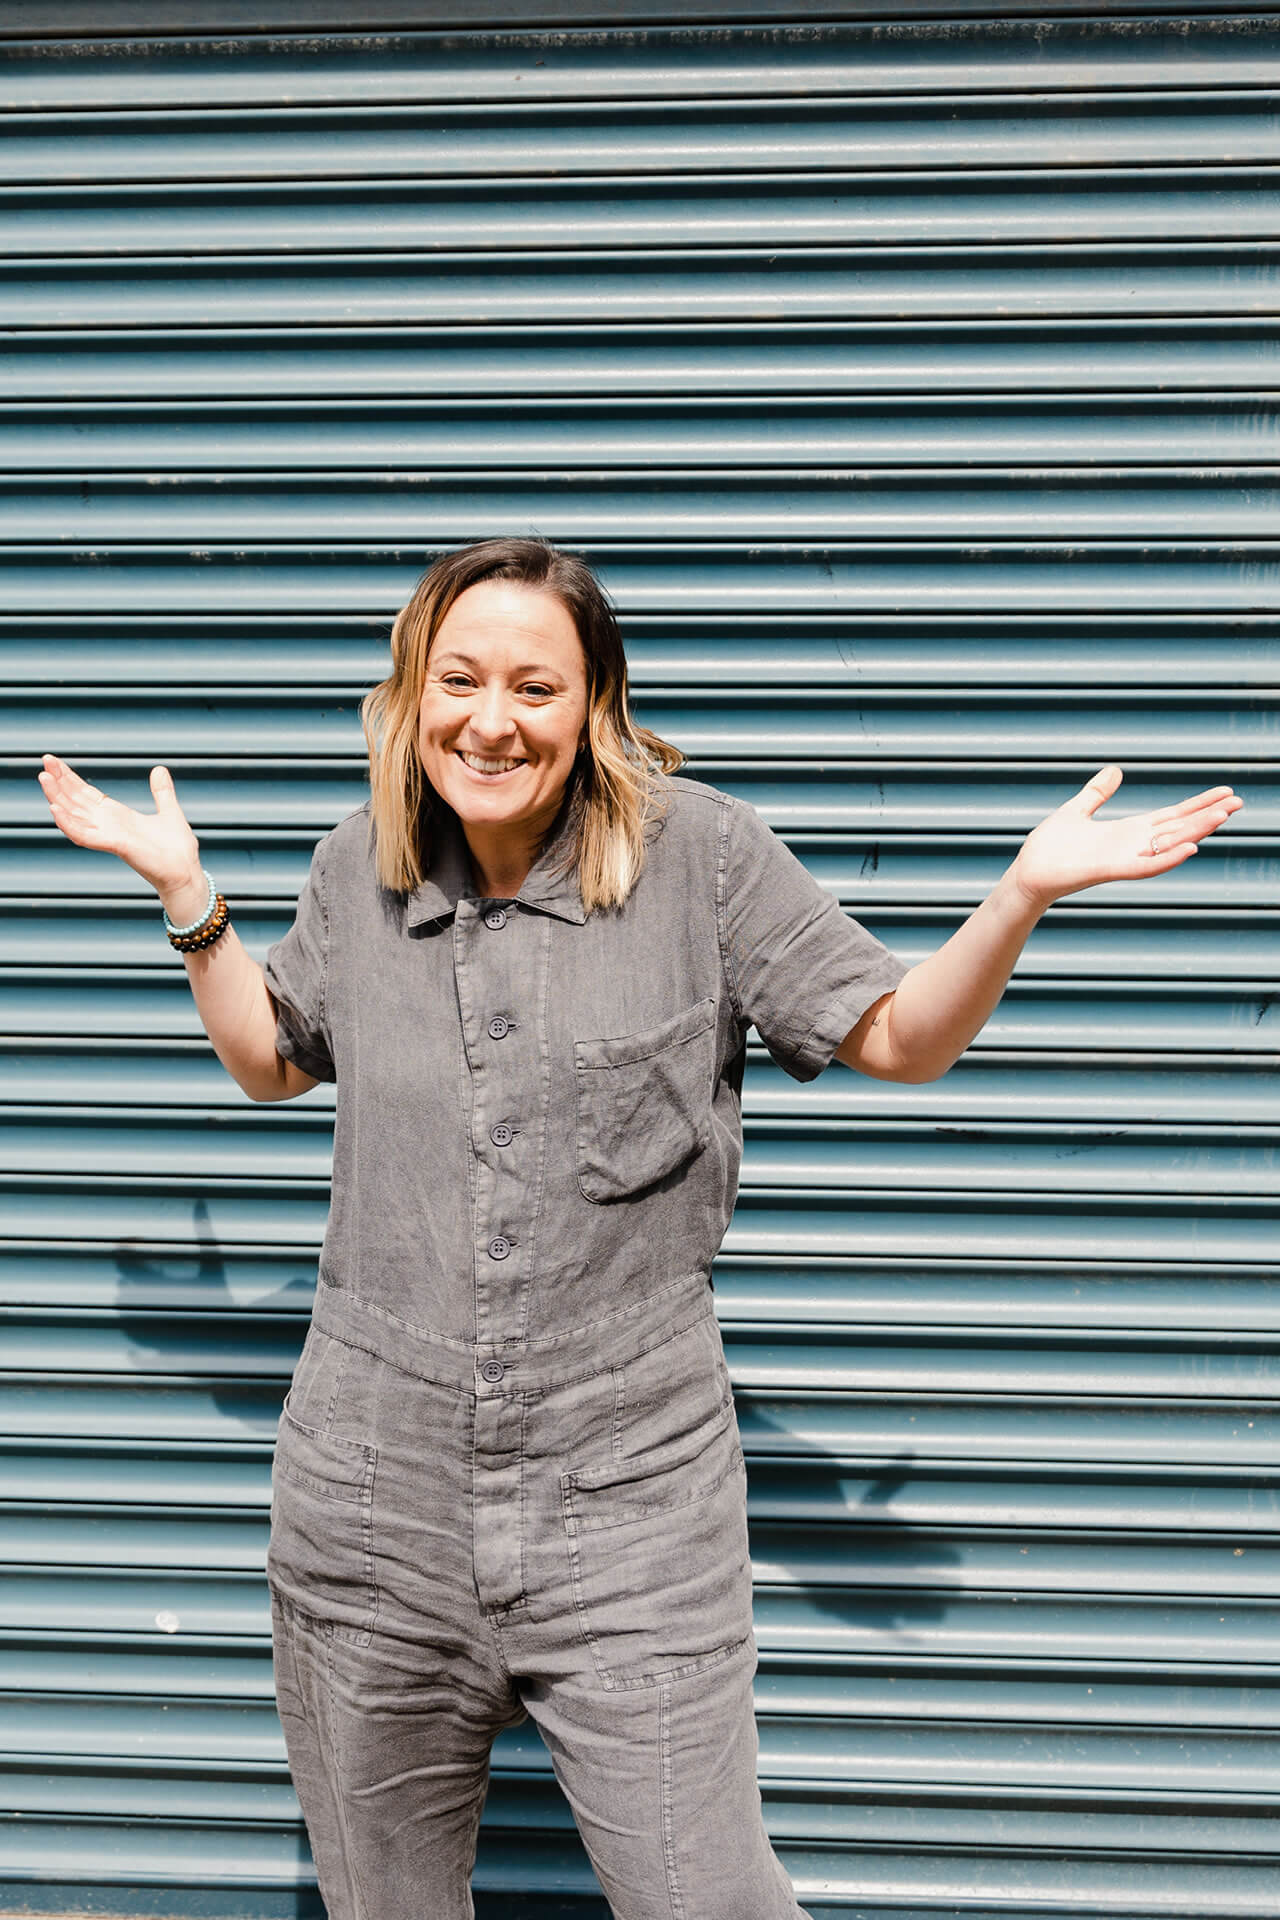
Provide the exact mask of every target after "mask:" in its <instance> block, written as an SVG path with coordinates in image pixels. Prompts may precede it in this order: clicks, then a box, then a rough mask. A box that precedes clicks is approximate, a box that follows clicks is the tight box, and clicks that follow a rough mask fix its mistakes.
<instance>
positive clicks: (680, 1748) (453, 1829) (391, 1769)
mask: <svg viewBox="0 0 1280 1920" xmlns="http://www.w3.org/2000/svg"><path fill="white" fill-rule="evenodd" d="M356 1331H357V1335H359V1333H360V1331H361V1330H356ZM634 1332H635V1330H633V1336H634ZM631 1344H632V1346H633V1347H634V1337H633V1340H632V1343H631ZM396 1351H397V1352H398V1355H399V1359H398V1361H395V1362H393V1361H391V1360H389V1359H388V1358H386V1357H385V1356H384V1355H383V1354H382V1353H377V1352H372V1351H370V1350H369V1349H368V1348H365V1347H361V1346H357V1345H355V1344H354V1343H353V1341H351V1340H347V1339H340V1338H337V1337H335V1336H333V1335H331V1334H327V1333H324V1332H323V1331H317V1330H316V1329H314V1328H313V1331H312V1334H311V1335H310V1336H309V1338H308V1345H307V1349H306V1351H305V1352H304V1356H303V1360H302V1361H301V1362H300V1364H299V1370H298V1374H297V1375H296V1376H295V1384H294V1388H293V1391H292V1392H291V1394H290V1398H289V1402H288V1403H287V1406H286V1411H285V1414H284V1416H283V1417H282V1421H281V1433H280V1442H279V1445H278V1448H277V1459H276V1471H275V1476H274V1488H275V1493H274V1511H273V1529H272V1546H271V1554H270V1560H269V1572H270V1577H271V1583H272V1589H273V1620H274V1626H275V1636H276V1638H275V1657H276V1670H277V1689H278V1698H279V1704H280V1712H281V1720H282V1724H283V1726H284V1729H285V1735H286V1741H287V1744H288V1751H289V1759H290V1766H291V1769H292V1772H293V1778H294V1783H295V1786H296V1788H297V1791H298V1796H299V1799H300V1801H301V1804H302V1809H303V1813H304V1816H305V1818H306V1821H307V1826H308V1830H309V1832H310V1835H311V1839H312V1847H313V1853H314V1856H315V1861H316V1868H317V1873H318V1876H319V1880H320V1888H321V1892H322V1894H323V1896H324V1899H325V1903H326V1906H327V1907H328V1910H329V1920H423V1916H424V1915H428V1916H430V1920H468V1916H470V1915H471V1914H472V1911H473V1907H472V1901H471V1894H470V1891H469V1882H470V1876H471V1870H472V1867H473V1865H474V1860H475V1849H476V1833H477V1827H478V1823H479V1818H480V1812H481V1808H482V1805H483V1801H484V1795H485V1790H486V1785H487V1781H488V1771H489V1749H490V1745H491V1743H492V1741H493V1739H494V1738H495V1736H496V1735H497V1734H498V1733H499V1732H500V1731H501V1730H502V1729H503V1728H505V1727H511V1726H515V1725H517V1724H518V1723H519V1722H520V1721H521V1720H523V1719H524V1718H525V1716H526V1715H528V1716H530V1717H532V1719H533V1720H534V1722H535V1724H536V1725H537V1727H538V1728H539V1730H540V1731H541V1733H542V1735H543V1737H544V1740H545V1743H546V1746H547V1748H548V1750H549V1752H550V1756H551V1760H552V1763H553V1765H554V1768H555V1772H556V1775H557V1777H558V1779H559V1781H560V1783H561V1786H562V1787H563V1789H564V1791H565V1794H566V1796H567V1798H568V1800H569V1803H570V1806H571V1808H572V1810H573V1813H574V1817H575V1820H576V1822H577V1825H578V1828H579V1831H580V1833H581V1835H582V1838H583V1841H584V1843H585V1845H586V1847H587V1850H588V1852H589V1854H590V1857H591V1860H592V1862H593V1865H594V1867H595V1870H596V1874H597V1877H598V1879H599V1881H600V1884H601V1886H602V1887H603V1889H604V1892H605V1894H606V1897H607V1898H608V1900H609V1903H610V1906H611V1908H612V1911H613V1913H614V1915H615V1916H616V1920H802V1915H801V1909H800V1907H799V1906H798V1905H797V1903H796V1899H795V1895H794V1892H793V1891H792V1889H791V1886H790V1882H789V1881H788V1879H787V1876H786V1874H785V1872H784V1871H783V1869H782V1867H781V1866H780V1864H779V1863H778V1861H777V1859H776V1857H775V1855H774V1854H773V1851H772V1848H771V1847H770V1845H769V1841H768V1838H767V1835H766V1833H765V1829H764V1823H763V1817H762V1811H761V1803H760V1795H759V1790H758V1787H757V1784H756V1733H755V1723H754V1718H753V1713H752V1677H753V1674H754V1670H755V1647H754V1641H753V1638H752V1634H751V1618H750V1569H749V1563H748V1560H747V1552H746V1508H745V1496H744V1475H743V1469H742V1456H741V1448H740V1446H739V1443H738V1437H737V1428H736V1423H735V1422H734V1419H733V1407H732V1399H731V1396H730V1394H729V1389H728V1377H727V1373H726V1372H725V1369H724V1362H723V1355H722V1352H721V1349H720V1342H719V1333H718V1329H717V1328H716V1324H715V1320H714V1317H713V1316H712V1315H711V1314H710V1312H709V1311H708V1310H707V1309H706V1307H705V1306H704V1307H703V1308H702V1309H701V1310H700V1311H699V1312H698V1313H697V1316H696V1317H695V1318H692V1319H688V1320H687V1321H686V1323H685V1324H683V1325H679V1326H677V1328H676V1330H675V1331H674V1332H673V1331H671V1330H670V1329H669V1328H667V1327H665V1326H660V1327H654V1328H651V1329H649V1332H648V1335H647V1336H646V1338H645V1343H644V1344H642V1345H641V1346H640V1347H639V1348H638V1350H633V1351H627V1350H626V1349H624V1348H616V1349H615V1351H614V1352H612V1353H609V1354H607V1355H604V1356H603V1358H604V1360H605V1362H606V1363H605V1364H603V1365H602V1364H600V1361H601V1358H602V1356H601V1355H600V1354H599V1353H596V1354H594V1355H592V1356H591V1359H590V1362H589V1364H588V1365H587V1366H585V1367H584V1368H583V1370H581V1371H578V1370H577V1365H576V1362H575V1361H574V1360H573V1359H572V1357H571V1356H562V1357H560V1358H558V1359H557V1361H556V1362H555V1363H554V1364H552V1363H549V1362H544V1363H543V1364H542V1365H541V1366H534V1365H530V1364H528V1363H527V1362H526V1361H524V1360H517V1361H516V1362H515V1363H514V1364H510V1365H509V1366H503V1365H498V1366H497V1368H496V1371H497V1372H499V1373H501V1375H502V1377H501V1379H498V1378H496V1377H494V1378H491V1379H490V1380H488V1381H485V1380H481V1379H477V1378H476V1377H473V1376H474V1374H475V1373H476V1372H478V1370H477V1369H476V1368H475V1367H474V1360H473V1361H472V1362H470V1363H469V1370H468V1373H467V1375H466V1376H465V1378H464V1376H463V1375H462V1374H461V1372H460V1370H459V1369H458V1367H457V1365H456V1364H452V1363H449V1362H448V1361H447V1357H446V1359H445V1360H442V1361H441V1363H440V1364H439V1366H438V1369H437V1370H438V1371H439V1373H440V1374H441V1376H442V1377H441V1378H439V1379H433V1378H429V1377H424V1376H423V1373H422V1372H421V1371H420V1370H415V1371H410V1370H408V1368H407V1367H406V1366H403V1365H401V1364H399V1362H400V1361H404V1360H405V1359H406V1358H411V1359H412V1361H413V1365H414V1368H415V1369H421V1368H423V1367H427V1368H430V1367H432V1366H433V1365H435V1360H434V1358H433V1357H432V1356H430V1355H425V1356H424V1355H410V1356H406V1355H405V1354H404V1353H403V1352H401V1351H400V1350H399V1348H397V1349H396ZM451 1364H452V1375H453V1377H449V1376H450V1372H451ZM487 1365H488V1367H489V1371H490V1374H491V1375H493V1374H494V1373H495V1363H494V1362H493V1361H492V1360H490V1361H489V1362H488V1363H487Z"/></svg>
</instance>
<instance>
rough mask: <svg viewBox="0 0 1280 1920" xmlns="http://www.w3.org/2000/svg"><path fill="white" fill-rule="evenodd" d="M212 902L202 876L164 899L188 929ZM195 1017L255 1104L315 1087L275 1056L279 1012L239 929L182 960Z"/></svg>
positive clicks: (172, 914)
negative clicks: (244, 945)
mask: <svg viewBox="0 0 1280 1920" xmlns="http://www.w3.org/2000/svg"><path fill="white" fill-rule="evenodd" d="M207 898H208V889H207V884H206V882H205V880H204V877H203V875H201V874H193V875H192V876H191V877H190V878H189V879H188V880H187V881H184V883H183V884H182V886H181V887H178V888H175V889H174V890H173V891H171V892H166V893H164V894H162V895H161V903H162V905H163V906H164V908H165V910H166V911H167V913H168V915H169V918H170V919H171V920H173V921H174V922H175V923H176V924H177V925H178V926H186V925H189V924H190V922H191V921H192V920H193V919H195V918H196V917H197V916H198V915H199V914H200V912H201V910H202V908H203V906H204V903H205V901H206V899H207ZM183 960H184V962H185V964H186V969H187V979H188V980H189V981H190V983H191V992H192V995H193V997H194V999H195V1003H196V1011H197V1012H198V1013H199V1015H200V1020H201V1023H202V1025H203V1026H204V1030H205V1032H206V1033H207V1034H208V1036H209V1040H210V1043H211V1045H212V1047H213V1050H214V1052H215V1053H216V1054H217V1056H218V1058H219V1060H221V1062H222V1064H223V1066H224V1067H225V1068H226V1070H227V1072H228V1073H229V1074H230V1075H231V1077H232V1079H233V1080H234V1081H235V1082H236V1083H237V1085H238V1086H240V1087H241V1088H243V1090H244V1092H245V1093H247V1094H248V1096H249V1098H250V1099H251V1100H288V1099H291V1098H292V1097H293V1095H294V1094H298V1093H305V1092H306V1091H307V1089H308V1087H314V1086H315V1085H316V1082H315V1081H314V1080H313V1079H312V1078H311V1076H310V1075H309V1074H306V1073H303V1071H302V1069H301V1068H300V1067H295V1066H294V1064H293V1062H292V1061H290V1060H282V1059H281V1057H280V1055H279V1054H278V1053H277V1052H276V1012H275V1006H274V1004H273V1002H272V999H271V995H270V993H269V992H268V991H267V983H266V980H265V978H264V976H263V972H262V968H261V967H260V966H259V965H258V963H257V961H256V960H254V959H253V958H252V957H251V956H250V955H249V954H248V953H247V952H246V951H245V949H244V947H243V946H242V945H241V943H240V940H239V937H238V936H237V934H236V930H235V928H234V926H231V927H228V928H227V930H226V932H225V933H224V934H222V935H221V936H220V938H219V939H217V940H215V941H214V943H213V945H212V946H211V947H205V948H203V949H202V950H201V951H200V952H199V953H187V954H184V955H183Z"/></svg>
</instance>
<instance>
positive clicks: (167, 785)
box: [150, 767, 182, 813]
mask: <svg viewBox="0 0 1280 1920" xmlns="http://www.w3.org/2000/svg"><path fill="white" fill-rule="evenodd" d="M150 781H151V797H152V799H153V800H154V801H155V803H156V811H157V812H158V813H181V812H182V808H181V807H180V806H179V805H178V794H177V789H176V788H175V787H174V784H173V775H172V774H171V773H170V771H169V769H168V767H152V769H151V774H150Z"/></svg>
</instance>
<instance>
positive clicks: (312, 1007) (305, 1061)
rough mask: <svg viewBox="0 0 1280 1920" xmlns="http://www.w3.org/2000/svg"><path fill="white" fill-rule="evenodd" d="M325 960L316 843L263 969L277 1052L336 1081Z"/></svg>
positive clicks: (320, 863)
mask: <svg viewBox="0 0 1280 1920" xmlns="http://www.w3.org/2000/svg"><path fill="white" fill-rule="evenodd" d="M328 960H329V917H328V912H327V910H326V905H325V888H324V863H323V859H322V851H321V848H320V847H317V848H316V850H315V853H314V854H313V855H312V857H311V871H310V873H309V874H308V875H307V883H306V885H305V886H304V887H303V889H302V892H301V893H300V894H299V895H298V910H297V913H296V915H295V917H294V922H293V925H292V926H291V927H290V929H289V931H288V933H286V934H285V936H284V938H283V940H277V941H276V942H275V944H274V945H273V946H272V947H270V948H269V949H268V951H267V958H266V962H265V964H264V967H263V972H264V974H265V975H266V981H267V986H268V988H269V990H270V993H271V997H272V999H273V1000H274V1001H275V1003H276V1051H277V1053H279V1054H280V1055H281V1057H282V1058H283V1059H285V1060H292V1061H293V1062H294V1064H295V1065H296V1066H299V1067H301V1068H302V1071H303V1072H304V1073H309V1074H310V1075H311V1077H312V1079H313V1080H336V1079H337V1073H336V1072H335V1069H334V1064H333V1050H332V1045H331V1042H330V1036H329V1028H328V1021H327V1018H326V1012H325V988H326V986H327V977H326V976H327V969H328Z"/></svg>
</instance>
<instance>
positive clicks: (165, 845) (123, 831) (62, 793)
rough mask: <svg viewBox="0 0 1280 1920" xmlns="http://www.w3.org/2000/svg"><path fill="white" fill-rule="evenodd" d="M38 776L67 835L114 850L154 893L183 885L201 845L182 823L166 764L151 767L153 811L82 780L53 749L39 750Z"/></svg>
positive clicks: (183, 818)
mask: <svg viewBox="0 0 1280 1920" xmlns="http://www.w3.org/2000/svg"><path fill="white" fill-rule="evenodd" d="M37 778H38V779H39V781H40V785H41V788H42V789H43V792H44V797H45V799H46V800H47V801H48V802H49V810H50V812H51V813H52V815H53V817H54V820H55V821H56V822H57V824H58V826H59V827H60V828H61V829H62V831H63V833H65V834H66V836H67V838H68V840H74V841H75V843H76V845H77V846H78V847H96V848H97V849H99V850H100V851H101V852H103V853H114V854H117V855H118V856H119V857H120V859H121V860H123V861H124V862H125V863H126V865H128V866H130V867H132V868H133V870H134V872H135V873H139V874H141V876H142V878H143V879H144V880H146V881H148V882H149V883H150V884H151V885H152V886H153V887H154V888H155V889H156V892H157V893H160V894H164V893H166V892H169V891H171V890H172V889H173V888H175V887H179V886H181V885H182V883H183V881H184V880H185V879H187V878H188V877H189V876H190V874H191V873H192V872H193V870H194V869H196V868H198V866H199V864H200V846H199V842H198V841H197V839H196V836H195V834H194V833H193V832H192V831H191V828H190V826H189V825H188V823H187V819H186V816H185V815H184V813H183V811H182V808H181V807H180V806H179V805H178V796H177V794H176V793H175V792H174V789H173V780H172V778H171V777H170V774H169V771H168V768H167V767H152V769H151V793H152V797H153V799H154V800H155V803H156V811H155V812H154V813H138V812H136V811H135V810H134V808H133V807H126V806H125V805H124V804H123V802H122V801H120V800H113V799H112V798H111V796H110V794H108V793H103V792H102V790H101V788H100V787H94V786H91V785H90V784H89V782H88V781H87V780H82V779H81V778H80V775H79V774H78V773H76V772H75V770H74V768H72V767H69V766H68V765H67V763H66V761H65V760H59V759H58V758H57V756H56V755H55V754H52V753H46V754H45V755H44V770H43V772H41V773H40V774H39V775H38V776H37Z"/></svg>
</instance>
